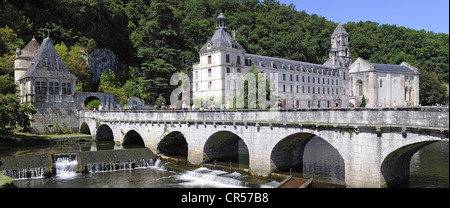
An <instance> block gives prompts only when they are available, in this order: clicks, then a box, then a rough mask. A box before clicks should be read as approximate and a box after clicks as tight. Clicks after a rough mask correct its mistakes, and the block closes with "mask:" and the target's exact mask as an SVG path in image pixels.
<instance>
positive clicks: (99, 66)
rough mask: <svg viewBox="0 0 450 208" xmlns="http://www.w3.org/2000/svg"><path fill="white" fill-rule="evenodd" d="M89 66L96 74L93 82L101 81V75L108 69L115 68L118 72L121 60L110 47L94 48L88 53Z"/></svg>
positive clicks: (115, 71)
mask: <svg viewBox="0 0 450 208" xmlns="http://www.w3.org/2000/svg"><path fill="white" fill-rule="evenodd" d="M87 64H88V66H89V68H91V69H92V72H93V73H94V76H93V78H92V82H93V83H99V80H100V75H101V74H102V73H103V72H106V71H108V70H110V69H111V70H113V71H114V73H117V72H118V70H119V61H118V60H117V57H116V55H115V54H114V52H113V51H112V50H110V49H107V48H105V49H94V50H93V51H92V52H91V53H89V55H88V63H87Z"/></svg>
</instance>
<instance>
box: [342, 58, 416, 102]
mask: <svg viewBox="0 0 450 208" xmlns="http://www.w3.org/2000/svg"><path fill="white" fill-rule="evenodd" d="M363 96H364V98H365V99H366V106H367V107H398V106H418V105H419V71H418V70H417V69H416V68H414V67H413V66H411V65H409V64H408V63H406V62H403V63H401V64H400V65H389V64H376V63H369V62H367V61H365V60H364V59H362V58H358V59H357V60H356V61H355V62H354V63H353V64H352V65H351V66H350V103H351V106H356V107H358V106H360V105H361V101H362V97H363Z"/></svg>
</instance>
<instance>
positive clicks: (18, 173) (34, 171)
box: [0, 168, 45, 180]
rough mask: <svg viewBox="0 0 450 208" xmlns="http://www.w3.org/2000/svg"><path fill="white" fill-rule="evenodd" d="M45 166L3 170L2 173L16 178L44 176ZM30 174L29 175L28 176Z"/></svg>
mask: <svg viewBox="0 0 450 208" xmlns="http://www.w3.org/2000/svg"><path fill="white" fill-rule="evenodd" d="M44 172H45V171H44V168H27V169H19V170H3V171H0V173H2V174H4V175H7V176H9V177H11V178H12V179H14V180H21V179H27V178H43V177H44ZM27 176H28V177H27Z"/></svg>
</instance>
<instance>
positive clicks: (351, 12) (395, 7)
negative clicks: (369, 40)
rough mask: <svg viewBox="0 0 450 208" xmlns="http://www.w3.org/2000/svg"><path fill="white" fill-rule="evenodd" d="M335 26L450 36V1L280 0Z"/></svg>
mask: <svg viewBox="0 0 450 208" xmlns="http://www.w3.org/2000/svg"><path fill="white" fill-rule="evenodd" d="M278 1H279V2H280V3H285V4H286V5H289V4H290V3H293V4H294V5H295V9H296V10H297V11H302V10H305V12H306V13H308V14H317V15H319V16H322V17H325V18H326V19H327V20H331V21H333V22H341V23H342V24H345V23H347V22H359V21H372V22H377V23H380V24H390V25H397V26H404V27H407V28H412V29H415V30H422V29H423V30H425V31H433V32H435V33H446V34H449V0H421V1H419V0H372V1H361V0H341V1H339V0H278Z"/></svg>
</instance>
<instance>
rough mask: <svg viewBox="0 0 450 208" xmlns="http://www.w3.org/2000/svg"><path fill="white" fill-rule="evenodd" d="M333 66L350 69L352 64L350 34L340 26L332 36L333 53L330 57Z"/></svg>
mask: <svg viewBox="0 0 450 208" xmlns="http://www.w3.org/2000/svg"><path fill="white" fill-rule="evenodd" d="M329 58H330V59H331V60H332V62H333V63H331V65H332V66H336V67H339V66H340V67H345V68H348V67H349V66H350V65H351V63H352V56H351V54H350V49H349V47H348V33H347V31H345V29H344V27H343V26H342V25H341V23H339V25H338V26H337V27H336V29H335V30H334V32H333V34H332V35H331V52H330V57H329Z"/></svg>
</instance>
